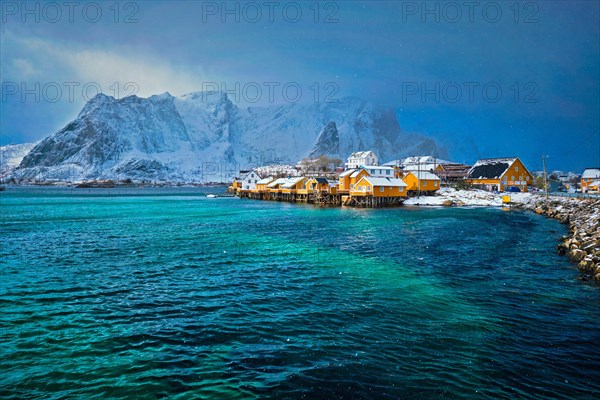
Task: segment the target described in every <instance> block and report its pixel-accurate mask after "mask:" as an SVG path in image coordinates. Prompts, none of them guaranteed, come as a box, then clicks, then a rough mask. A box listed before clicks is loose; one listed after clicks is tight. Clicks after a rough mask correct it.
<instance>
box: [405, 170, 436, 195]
mask: <svg viewBox="0 0 600 400" xmlns="http://www.w3.org/2000/svg"><path fill="white" fill-rule="evenodd" d="M402 180H404V182H405V183H406V185H407V188H406V190H407V191H408V192H429V193H433V192H435V191H436V190H439V188H440V184H441V180H440V178H439V177H438V176H437V175H435V174H433V173H431V172H429V171H410V172H407V173H406V174H405V175H404V177H403V178H402Z"/></svg>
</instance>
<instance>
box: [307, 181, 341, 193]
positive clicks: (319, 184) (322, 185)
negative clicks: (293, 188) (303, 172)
mask: <svg viewBox="0 0 600 400" xmlns="http://www.w3.org/2000/svg"><path fill="white" fill-rule="evenodd" d="M337 187H338V184H337V182H330V181H329V180H328V179H327V178H306V179H305V180H304V186H303V187H302V188H301V189H298V192H297V193H298V194H309V193H315V192H319V193H329V194H336V193H337Z"/></svg>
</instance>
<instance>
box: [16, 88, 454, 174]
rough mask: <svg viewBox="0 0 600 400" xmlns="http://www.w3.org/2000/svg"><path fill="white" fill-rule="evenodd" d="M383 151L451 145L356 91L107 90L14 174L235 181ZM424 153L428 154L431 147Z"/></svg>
mask: <svg viewBox="0 0 600 400" xmlns="http://www.w3.org/2000/svg"><path fill="white" fill-rule="evenodd" d="M366 149H369V150H374V151H375V152H376V153H377V154H378V156H379V158H380V160H384V161H385V160H386V159H394V158H399V157H402V156H407V155H414V151H416V150H419V151H420V153H419V154H421V153H422V151H427V152H428V153H431V152H434V153H436V155H438V156H443V155H444V151H443V149H441V148H440V147H439V146H438V145H437V144H436V143H435V142H434V141H433V140H432V139H429V138H427V137H423V136H419V135H414V134H404V133H403V132H402V130H401V129H400V125H399V123H398V120H397V116H396V113H395V112H394V110H392V109H384V108H378V107H376V106H375V105H373V104H372V103H369V102H367V101H364V100H360V99H356V98H345V99H342V100H340V101H339V102H335V103H312V104H307V105H302V104H285V105H278V106H269V107H249V108H242V107H239V106H237V105H236V104H234V103H232V102H231V100H230V99H229V98H228V97H227V95H226V94H225V93H221V92H197V93H190V94H187V95H183V96H180V97H174V96H171V95H170V94H169V93H164V94H161V95H155V96H151V97H148V98H140V97H137V96H129V97H126V98H123V99H120V100H117V99H114V98H113V97H110V96H106V95H104V94H98V95H97V96H95V97H94V98H93V99H91V100H90V101H89V102H88V103H87V104H86V105H85V106H84V107H83V109H82V110H81V112H80V113H79V115H78V116H77V118H76V119H75V120H73V121H72V122H71V123H69V124H67V126H65V127H64V128H63V129H61V130H59V131H58V132H56V133H54V134H52V135H50V136H48V137H47V138H46V139H44V140H42V141H41V142H39V143H38V144H37V145H36V146H35V147H34V148H33V149H32V150H31V151H30V152H29V153H28V154H27V155H26V156H25V157H24V158H23V160H22V162H21V163H20V165H19V167H18V168H17V169H16V170H15V171H13V173H12V176H13V177H14V178H15V179H17V180H29V179H36V178H42V179H61V180H79V179H125V178H131V179H136V180H150V181H155V180H169V181H207V180H211V181H215V180H216V181H226V180H229V179H230V177H231V176H232V175H235V174H236V173H237V171H238V170H239V169H248V168H252V167H254V166H259V165H265V164H273V163H278V164H280V163H296V162H297V161H299V160H300V159H302V158H304V157H306V156H309V155H310V156H318V155H320V154H327V155H330V156H335V157H339V158H342V159H345V158H346V157H347V156H348V155H349V154H350V153H352V152H354V151H357V150H366ZM421 150H422V151H421Z"/></svg>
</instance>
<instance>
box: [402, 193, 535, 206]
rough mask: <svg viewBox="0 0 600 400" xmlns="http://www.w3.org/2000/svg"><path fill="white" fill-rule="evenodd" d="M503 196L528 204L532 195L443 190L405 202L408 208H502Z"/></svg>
mask: <svg viewBox="0 0 600 400" xmlns="http://www.w3.org/2000/svg"><path fill="white" fill-rule="evenodd" d="M502 196H510V199H511V202H512V203H527V202H529V201H530V200H531V197H532V194H531V193H492V192H486V191H484V190H477V189H475V190H456V189H454V188H441V189H440V190H438V192H437V193H436V195H435V196H420V197H411V198H410V199H408V200H406V201H405V202H404V205H406V206H444V205H454V206H481V207H500V206H502Z"/></svg>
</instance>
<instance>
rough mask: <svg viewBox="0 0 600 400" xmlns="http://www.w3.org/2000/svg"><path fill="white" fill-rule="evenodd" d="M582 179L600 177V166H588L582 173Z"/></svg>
mask: <svg viewBox="0 0 600 400" xmlns="http://www.w3.org/2000/svg"><path fill="white" fill-rule="evenodd" d="M581 178H582V179H595V178H600V168H586V169H585V170H584V171H583V174H582V175H581Z"/></svg>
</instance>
